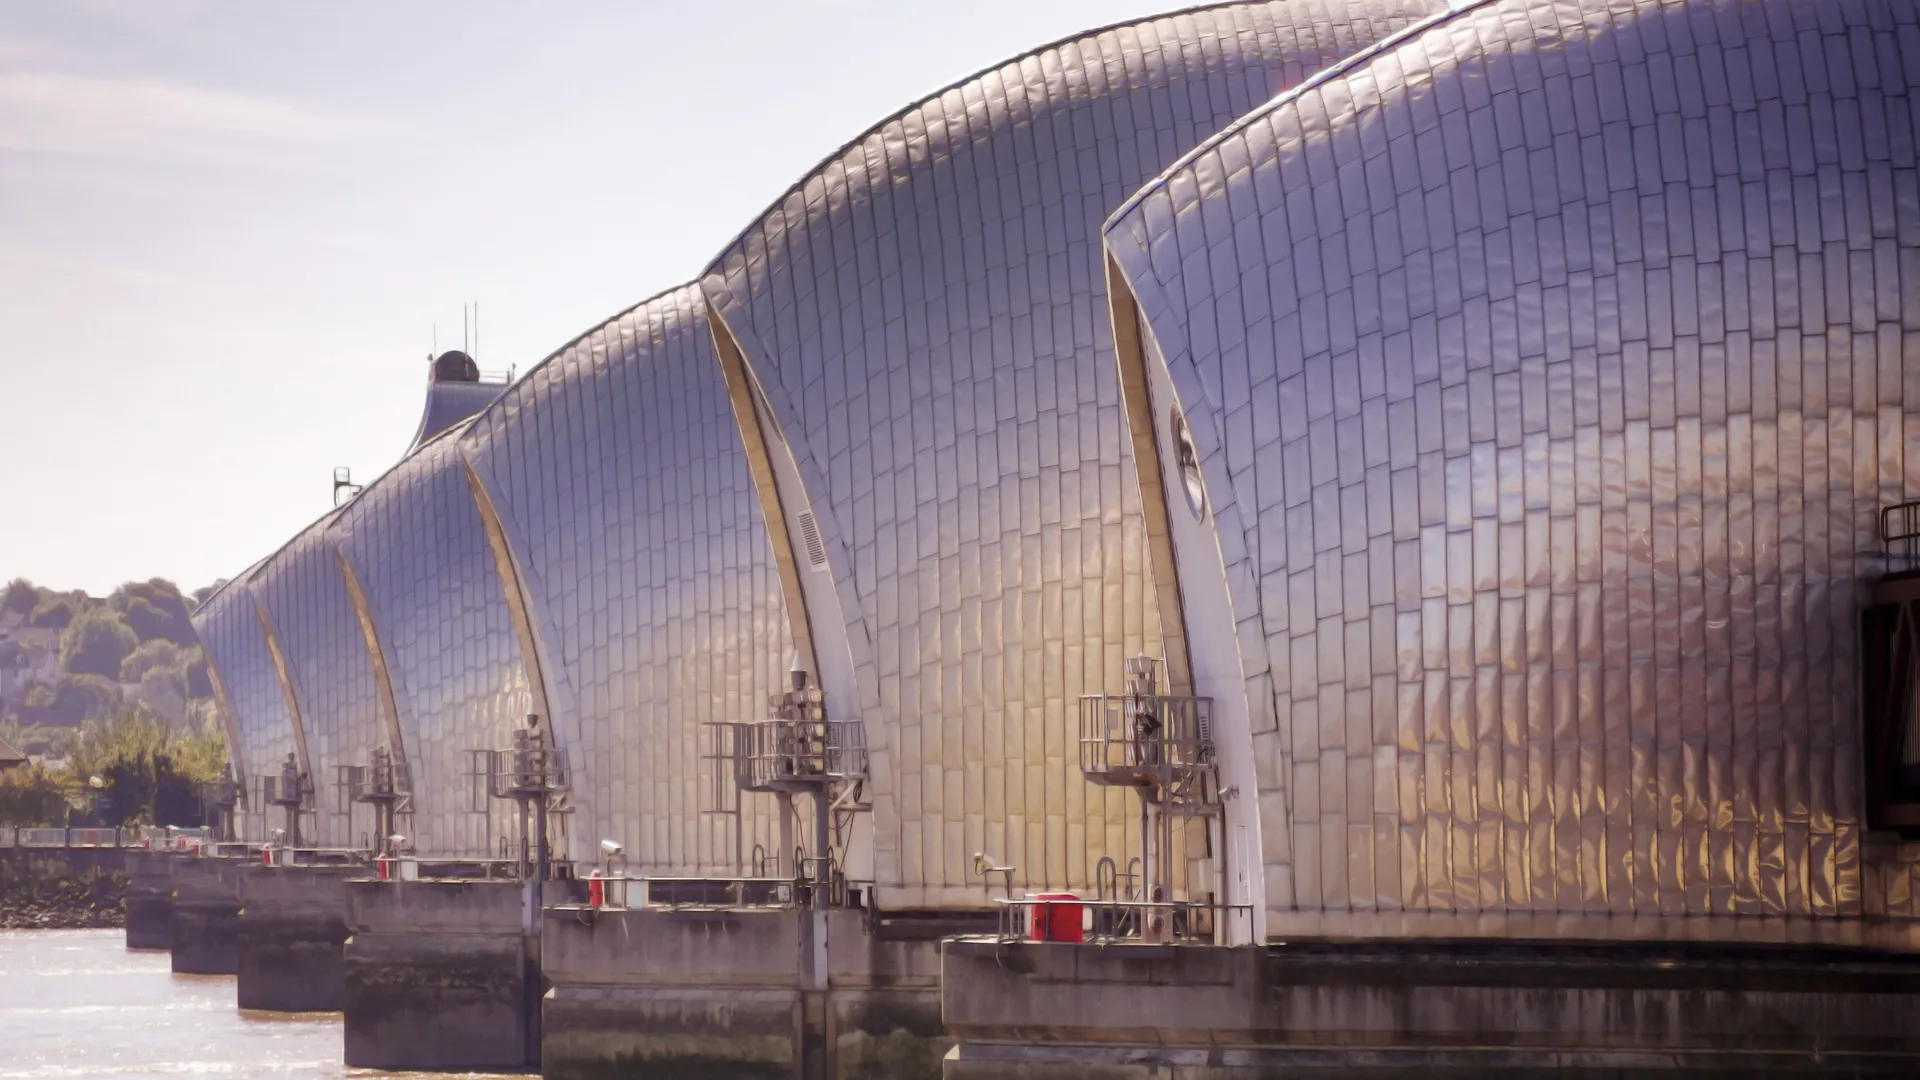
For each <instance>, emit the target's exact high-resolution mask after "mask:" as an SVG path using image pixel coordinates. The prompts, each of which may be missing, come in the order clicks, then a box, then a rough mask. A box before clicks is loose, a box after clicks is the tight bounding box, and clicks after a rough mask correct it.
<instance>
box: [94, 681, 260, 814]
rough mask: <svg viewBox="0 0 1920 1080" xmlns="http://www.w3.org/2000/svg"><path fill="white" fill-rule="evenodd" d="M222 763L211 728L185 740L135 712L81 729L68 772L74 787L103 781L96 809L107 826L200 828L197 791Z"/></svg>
mask: <svg viewBox="0 0 1920 1080" xmlns="http://www.w3.org/2000/svg"><path fill="white" fill-rule="evenodd" d="M226 760H227V752H226V745H225V743H224V742H223V741H222V740H221V738H220V733H219V730H218V729H217V728H216V727H215V726H214V725H212V724H210V723H209V724H207V725H205V726H203V727H202V728H201V729H200V730H199V731H198V732H194V733H186V734H183V733H181V732H178V731H175V730H174V729H172V728H170V727H168V726H167V725H166V724H164V723H162V722H161V721H160V720H159V719H158V718H157V717H155V716H154V715H153V714H152V713H151V712H149V711H147V710H145V709H135V710H133V711H131V712H128V713H124V714H122V715H121V716H120V717H119V718H118V719H115V720H113V721H111V722H108V723H92V724H88V725H87V726H86V727H84V728H83V729H81V732H80V738H79V739H78V740H77V741H76V742H75V743H74V746H73V749H72V751H71V754H70V756H69V758H68V768H69V769H70V770H71V773H72V776H73V778H74V781H75V782H76V783H78V784H86V783H88V782H89V781H90V779H91V778H92V777H95V776H97V777H99V778H100V779H101V781H102V787H101V788H100V792H99V798H98V802H97V803H96V808H97V811H98V813H99V816H100V819H101V820H102V821H103V822H104V823H106V824H108V825H124V824H126V823H128V822H130V821H144V822H147V823H149V824H154V825H199V824H201V810H200V793H199V785H201V784H203V783H206V782H207V781H210V780H213V779H216V778H217V777H219V775H220V772H221V769H222V768H224V767H225V765H226Z"/></svg>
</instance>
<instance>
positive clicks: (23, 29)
mask: <svg viewBox="0 0 1920 1080" xmlns="http://www.w3.org/2000/svg"><path fill="white" fill-rule="evenodd" d="M1175 6H1179V0H1161V2H1160V3H1158V4H1155V3H1151V2H1147V3H1142V2H1139V0H1105V2H1098V0H970V2H968V3H964V4H955V3H946V4H938V5H935V4H911V3H894V4H886V3H872V2H855V0H816V2H812V3H788V2H775V0H745V2H739V3H732V4H714V3H705V4H703V3H652V2H645V3H631V2H630V3H612V2H609V3H541V4H528V3H478V2H464V0H463V2H458V3H456V2H451V0H437V2H431V3H429V2H415V0H408V2H388V0H380V2H375V0H359V2H341V0H325V2H321V0H311V2H307V3H299V4H296V3H290V2H257V0H71V2H64V3H55V2H44V0H0V477H4V479H3V480H0V582H4V581H6V580H8V579H10V578H13V577H16V576H26V577H30V578H32V579H33V580H34V581H36V582H39V583H40V584H43V585H49V586H53V587H56V588H61V589H72V588H84V589H86V590H88V591H89V592H92V593H94V594H96V595H98V594H102V593H105V592H107V591H109V590H111V589H112V588H113V587H114V586H115V585H117V584H119V583H120V582H122V581H125V580H129V579H145V578H148V577H153V576H163V577H169V578H173V579H174V580H176V581H178V582H179V583H180V584H181V586H183V587H185V588H189V589H190V588H193V587H196V586H200V585H204V584H208V583H210V582H212V581H213V580H214V579H215V578H218V577H228V576H231V575H233V574H235V573H237V572H238V571H240V570H243V569H245V568H246V567H247V566H248V565H249V564H251V563H252V562H253V561H254V560H256V559H258V558H260V557H261V556H263V555H265V554H267V553H269V552H271V551H272V550H273V549H275V548H276V547H278V546H279V545H280V544H282V543H284V542H285V541H286V540H287V539H289V538H290V537H291V536H292V535H293V534H294V533H295V532H297V531H298V530H299V529H300V528H302V527H303V526H305V525H306V524H308V523H309V522H311V521H312V520H314V519H315V518H316V517H318V516H319V515H321V514H322V513H324V512H325V511H326V510H327V509H328V507H330V506H331V495H330V481H331V477H332V470H333V467H334V466H336V465H347V466H350V467H351V468H352V469H353V472H354V477H355V479H356V480H360V481H363V482H364V481H366V480H371V479H372V478H374V477H375V476H377V475H379V474H380V473H381V472H382V471H383V470H385V469H386V468H387V467H389V466H390V465H392V464H393V462H394V461H395V460H396V459H397V458H398V457H399V455H400V454H401V453H402V452H403V451H404V450H405V449H406V444H407V441H408V439H409V438H410V436H411V435H412V434H413V430H414V427H415V425H416V424H417V422H418V420H419V415H420V406H421V402H422V399H423V395H424V393H425V379H426V365H425V359H426V356H427V353H428V351H429V348H430V346H431V345H432V334H433V328H434V324H435V323H438V325H439V343H440V347H441V348H443V349H444V348H448V347H451V346H457V345H458V344H459V343H460V334H461V329H460V324H461V308H462V305H463V304H464V303H466V302H468V301H478V302H479V304H480V312H481V326H480V330H481V339H480V347H479V349H478V351H477V356H476V358H477V359H478V360H479V362H480V366H481V367H482V368H484V369H489V370H491V369H505V368H507V367H510V366H517V367H518V368H519V370H520V371H522V372H524V371H525V370H526V369H527V368H528V367H529V366H530V365H532V364H533V363H535V362H537V361H538V360H540V359H541V358H542V357H544V356H546V355H547V354H548V353H549V352H551V351H553V350H554V349H555V348H557V347H559V346H560V345H562V344H564V343H565V342H566V341H567V340H568V339H569V338H571V337H573V336H574V335H575V334H578V333H579V332H581V331H582V330H585V329H587V328H588V327H590V326H593V325H595V324H597V323H599V322H601V321H603V320H604V319H606V318H607V317H608V316H610V315H612V314H614V313H615V312H617V311H619V310H621V309H624V308H626V307H628V306H630V305H632V304H633V303H635V302H637V301H639V300H641V299H643V298H645V297H647V296H650V295H652V294H653V293H656V292H659V291H660V290H662V289H664V288H668V287H670V286H673V285H677V284H680V283H682V282H684V281H688V280H691V279H692V277H693V276H694V275H695V274H696V273H698V272H699V270H700V269H701V268H702V267H704V266H705V265H706V263H707V262H708V261H709V260H710V259H711V258H712V257H713V256H714V255H716V254H717V253H718V252H719V251H720V249H721V248H722V247H723V246H725V244H726V243H727V242H728V241H729V240H731V239H732V238H733V236H734V235H735V234H737V233H738V232H739V231H740V230H741V229H742V228H744V227H745V226H746V225H747V224H748V223H749V222H750V221H751V220H752V219H754V218H755V217H757V216H758V215H759V213H760V212H761V211H762V210H763V209H765V208H766V206H767V205H768V204H769V203H770V202H772V201H773V200H774V199H775V198H777V197H778V196H780V195H781V194H782V193H784V192H785V190H786V189H787V187H788V186H789V185H791V184H792V183H793V182H794V181H795V180H797V179H799V177H800V176H801V175H802V174H803V173H804V172H806V171H807V170H808V169H810V168H811V167H812V166H813V165H815V164H816V163H817V162H819V160H820V159H821V158H822V157H824V156H825V155H826V154H828V153H829V152H830V151H832V150H834V149H835V148H836V147H838V146H839V145H840V144H842V143H844V142H846V141H847V140H848V139H850V138H852V137H853V136H855V135H857V134H859V133H860V132H861V131H863V130H865V129H866V128H867V127H869V126H871V125H872V124H874V123H875V122H877V121H879V120H880V119H882V118H883V117H885V116H887V115H888V114H890V113H892V112H894V111H895V110H897V109H899V108H900V107H901V106H903V105H906V104H907V103H909V102H910V101H913V100H915V99H917V98H920V97H923V96H925V95H926V94H927V93H929V92H931V91H933V90H935V89H937V88H938V87H940V86H943V85H946V84H948V83H951V82H954V81H956V80H958V79H959V78H961V77H962V76H965V75H967V74H969V73H971V72H973V71H975V70H977V69H979V68H982V67H985V66H988V65H990V64H995V63H998V62H999V61H1001V60H1003V59H1005V58H1007V57H1010V56H1012V55H1015V54H1017V53H1019V52H1023V51H1025V50H1027V49H1029V48H1031V47H1033V46H1036V45H1039V44H1042V43H1044V42H1046V41H1050V40H1053V39H1055V38H1059V37H1062V36H1065V35H1068V34H1071V33H1074V32H1076V31H1079V30H1082V29H1085V28H1088V27H1091V26H1096V25H1100V24H1104V23H1110V22H1116V21H1120V20H1123V19H1130V18H1133V17H1136V16H1139V15H1143V14H1149V13H1152V12H1155V11H1160V10H1165V9H1166V8H1169V7H1175Z"/></svg>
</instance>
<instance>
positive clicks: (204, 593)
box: [193, 578, 227, 607]
mask: <svg viewBox="0 0 1920 1080" xmlns="http://www.w3.org/2000/svg"><path fill="white" fill-rule="evenodd" d="M226 583H227V579H226V578H219V579H216V580H215V581H214V583H213V584H211V585H202V586H200V587H199V588H197V589H195V590H193V606H194V607H199V606H200V605H201V604H204V603H206V602H207V597H209V596H212V595H213V594H214V593H217V592H219V591H220V586H222V585H225V584H226Z"/></svg>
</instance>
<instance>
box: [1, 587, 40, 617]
mask: <svg viewBox="0 0 1920 1080" xmlns="http://www.w3.org/2000/svg"><path fill="white" fill-rule="evenodd" d="M39 605H40V590H39V589H37V588H35V587H34V585H33V582H31V581H28V580H27V579H26V578H14V579H13V580H12V581H9V582H7V587H6V589H5V590H4V591H0V612H4V611H11V612H14V613H15V614H18V615H21V616H27V615H31V614H33V609H34V608H36V607H38V606H39Z"/></svg>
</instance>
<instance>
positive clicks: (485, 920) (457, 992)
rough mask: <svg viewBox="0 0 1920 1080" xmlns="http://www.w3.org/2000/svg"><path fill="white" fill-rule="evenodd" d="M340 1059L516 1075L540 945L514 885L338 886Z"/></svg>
mask: <svg viewBox="0 0 1920 1080" xmlns="http://www.w3.org/2000/svg"><path fill="white" fill-rule="evenodd" d="M345 888H346V897H347V906H346V923H347V929H348V932H349V934H350V935H351V936H350V937H349V938H348V939H347V943H346V948H345V950H344V953H343V955H342V983H343V1001H342V1004H343V1011H344V1012H345V1014H346V1062H347V1064H348V1065H350V1066H354V1067H356V1068H377V1069H394V1070H406V1069H426V1070H436V1071H457V1070H465V1069H474V1070H488V1071H491V1070H500V1069H519V1068H522V1067H524V1066H526V1065H529V1064H532V1063H533V1061H534V1060H535V1057H536V1054H537V1048H538V1012H539V1010H538V1003H539V998H540V993H541V990H542V985H541V981H540V970H539V953H538V948H539V939H538V938H535V937H529V936H528V935H527V934H526V933H525V932H524V930H523V927H524V926H525V925H526V922H525V913H526V911H527V910H528V909H527V907H526V904H527V899H526V896H525V891H524V889H523V888H522V886H521V885H520V884H519V883H518V882H479V881H420V882H382V881H349V882H347V883H346V886H345Z"/></svg>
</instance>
